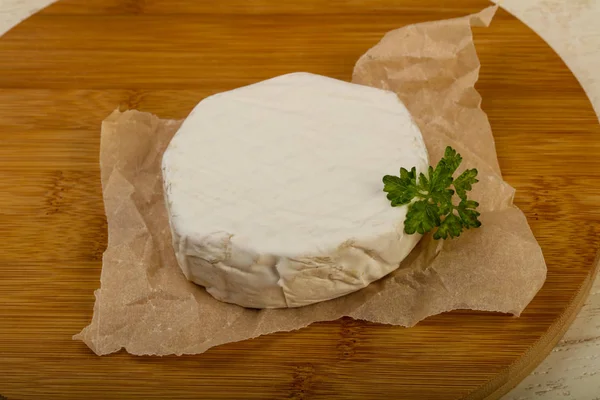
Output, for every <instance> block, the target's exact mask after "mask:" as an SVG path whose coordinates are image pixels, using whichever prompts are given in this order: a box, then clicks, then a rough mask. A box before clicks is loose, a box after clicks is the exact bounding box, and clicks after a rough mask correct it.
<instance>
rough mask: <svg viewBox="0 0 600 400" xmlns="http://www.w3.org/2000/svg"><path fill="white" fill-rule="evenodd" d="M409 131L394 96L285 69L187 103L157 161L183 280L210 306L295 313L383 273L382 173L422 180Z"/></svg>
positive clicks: (419, 142) (390, 244)
mask: <svg viewBox="0 0 600 400" xmlns="http://www.w3.org/2000/svg"><path fill="white" fill-rule="evenodd" d="M428 165H429V161H428V156H427V150H426V148H425V144H424V143H423V138H422V136H421V132H420V131H419V128H418V127H417V125H416V124H415V123H414V121H413V120H412V118H411V116H410V114H409V112H408V110H407V109H406V107H405V106H404V105H403V104H402V103H401V102H400V100H399V99H398V98H397V96H396V95H395V94H394V93H392V92H388V91H384V90H380V89H375V88H371V87H367V86H360V85H355V84H351V83H348V82H343V81H339V80H335V79H331V78H327V77H323V76H319V75H313V74H308V73H294V74H289V75H284V76H280V77H277V78H273V79H270V80H267V81H263V82H260V83H256V84H254V85H250V86H246V87H242V88H239V89H236V90H232V91H229V92H225V93H220V94H217V95H214V96H211V97H208V98H206V99H205V100H203V101H201V102H200V103H199V104H198V106H197V107H196V108H195V109H194V110H193V112H192V113H191V114H190V115H189V117H188V118H187V119H186V120H185V122H184V123H183V125H182V126H181V128H180V130H179V131H178V132H177V134H176V135H175V136H174V138H173V140H172V141H171V143H170V145H169V147H168V149H167V150H166V152H165V154H164V157H163V178H164V189H165V196H166V204H167V207H168V212H169V217H170V224H171V230H172V234H173V244H174V249H175V252H176V255H177V260H178V262H179V265H180V266H181V269H182V270H183V272H184V274H185V276H186V277H187V278H188V279H189V280H191V281H193V282H195V283H197V284H199V285H202V286H205V287H206V289H207V291H208V292H209V293H210V294H211V295H213V296H214V297H216V298H217V299H219V300H222V301H226V302H230V303H236V304H239V305H241V306H245V307H252V308H277V307H298V306H303V305H307V304H311V303H315V302H319V301H324V300H329V299H332V298H335V297H339V296H342V295H345V294H348V293H350V292H353V291H356V290H359V289H361V288H363V287H365V286H367V285H368V284H369V283H371V282H373V281H375V280H377V279H379V278H381V277H383V276H385V275H387V274H388V273H390V272H392V271H393V270H395V269H397V268H398V266H399V263H400V262H401V261H402V260H403V259H404V258H405V257H406V256H407V255H408V253H409V252H410V251H411V250H412V249H413V247H414V246H415V245H416V243H417V242H418V240H419V239H420V237H419V235H407V234H405V233H404V231H403V229H404V219H405V217H406V212H407V207H406V206H404V207H396V208H393V207H391V205H390V202H389V201H388V200H387V199H386V195H385V193H384V192H383V191H382V189H383V183H382V181H381V180H382V177H383V176H384V175H386V174H392V175H397V174H398V173H399V169H400V167H405V168H407V169H410V168H412V167H416V168H417V172H426V169H427V167H428Z"/></svg>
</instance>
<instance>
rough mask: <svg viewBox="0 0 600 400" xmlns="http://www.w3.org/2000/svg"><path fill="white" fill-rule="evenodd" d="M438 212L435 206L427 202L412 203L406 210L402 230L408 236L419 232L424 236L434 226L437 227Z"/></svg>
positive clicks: (438, 223)
mask: <svg viewBox="0 0 600 400" xmlns="http://www.w3.org/2000/svg"><path fill="white" fill-rule="evenodd" d="M440 223H441V221H440V212H439V210H438V207H437V205H436V204H433V203H430V202H428V201H427V200H421V201H417V202H415V203H412V204H411V205H410V207H409V208H408V213H407V214H406V220H405V221H404V230H405V231H406V233H408V234H413V233H415V232H419V233H420V234H424V233H426V232H429V231H430V230H432V229H433V228H435V227H436V226H439V225H440Z"/></svg>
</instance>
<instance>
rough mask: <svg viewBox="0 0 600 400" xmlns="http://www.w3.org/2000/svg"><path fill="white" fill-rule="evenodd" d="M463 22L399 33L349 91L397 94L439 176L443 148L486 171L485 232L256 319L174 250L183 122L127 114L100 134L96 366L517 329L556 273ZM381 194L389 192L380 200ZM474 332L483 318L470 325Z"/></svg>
mask: <svg viewBox="0 0 600 400" xmlns="http://www.w3.org/2000/svg"><path fill="white" fill-rule="evenodd" d="M495 10H496V8H495V7H490V8H488V9H486V10H483V11H482V12H481V13H479V14H476V15H471V16H468V17H464V18H458V19H453V20H446V21H434V22H427V23H422V24H418V25H411V26H406V27H404V28H401V29H398V30H395V31H392V32H389V33H388V34H387V35H386V36H385V37H384V38H383V39H382V40H381V42H380V43H379V44H377V45H376V46H375V47H373V48H372V49H370V50H369V51H368V52H367V53H366V54H365V55H364V56H362V57H361V58H360V60H359V61H358V63H357V65H356V67H355V71H354V76H353V81H354V82H356V83H360V84H364V85H370V86H376V87H381V88H385V89H389V90H393V91H395V92H396V93H397V94H398V95H399V96H400V98H401V99H402V100H403V101H404V103H405V104H406V105H407V107H408V109H409V110H410V111H411V113H412V115H413V117H414V118H415V120H416V121H417V123H418V124H419V126H420V127H421V130H422V132H423V136H424V138H425V142H426V144H427V148H428V150H429V152H430V157H431V162H432V164H435V163H437V161H438V160H439V158H440V157H441V156H442V152H443V149H444V148H445V147H446V146H447V145H451V146H453V147H454V148H455V149H457V150H458V152H459V153H461V154H462V156H463V157H464V162H463V165H462V166H461V168H463V169H464V168H472V167H476V168H478V169H479V174H480V178H479V179H480V183H479V184H477V185H475V187H474V190H473V192H472V196H473V198H474V199H476V200H478V201H479V202H480V203H481V205H480V211H481V212H482V215H481V220H482V222H483V226H482V227H481V228H480V229H477V230H471V231H468V232H466V233H464V234H463V235H462V236H461V237H460V238H459V239H455V240H450V241H446V242H442V241H434V240H432V239H431V238H430V237H429V236H426V237H425V238H424V239H423V240H422V241H421V242H420V244H419V245H418V246H417V248H415V250H414V251H413V252H412V253H411V254H410V255H409V257H408V258H407V259H406V260H405V261H404V262H403V263H402V265H401V266H400V268H399V269H398V270H396V271H395V272H393V273H392V274H390V275H389V276H387V277H385V278H383V279H381V280H380V281H378V282H375V283H373V284H371V285H370V286H368V287H367V288H365V289H363V290H361V291H358V292H356V293H353V294H350V295H348V296H345V297H341V298H338V299H335V300H331V301H327V302H324V303H319V304H315V305H311V306H307V307H303V308H297V309H281V310H249V309H244V308H242V307H239V306H236V305H231V304H225V303H221V302H219V301H217V300H215V299H214V298H212V297H211V296H210V295H208V294H207V293H206V292H205V291H204V289H203V288H201V287H199V286H196V285H194V284H192V283H189V282H187V281H186V279H185V277H184V275H183V273H182V272H181V271H180V269H179V267H178V266H177V263H176V260H175V256H174V254H173V250H172V248H171V236H170V231H169V225H168V221H167V215H166V210H165V207H164V203H163V193H162V183H161V176H160V161H161V156H162V153H163V152H164V150H165V149H166V147H167V145H168V143H169V141H170V139H171V137H172V136H173V135H174V134H175V132H176V131H177V129H178V127H179V126H180V124H181V122H180V121H169V120H160V119H159V118H158V117H156V116H153V115H150V114H146V113H139V112H136V111H128V112H125V113H120V112H118V111H117V112H114V113H113V114H112V115H111V116H110V117H109V118H108V119H106V120H105V121H104V123H103V124H102V139H101V154H100V164H101V172H102V187H103V192H104V202H105V207H106V215H107V218H108V231H109V239H108V248H107V250H106V252H105V254H104V258H103V266H102V276H101V288H100V289H99V290H97V291H96V293H95V295H96V304H95V306H94V315H93V319H92V323H91V324H90V325H89V326H88V327H86V328H85V329H84V330H83V331H82V332H81V333H80V334H78V335H76V336H75V337H74V338H75V339H79V340H82V341H84V342H85V343H86V344H87V345H88V346H89V347H90V348H91V349H92V350H93V351H94V352H95V353H96V354H99V355H103V354H109V353H113V352H116V351H119V350H121V349H123V348H124V349H125V350H126V351H128V352H129V353H131V354H137V355H142V354H155V355H167V354H194V353H202V352H204V351H206V350H207V349H209V348H211V347H213V346H217V345H220V344H224V343H228V342H235V341H240V340H244V339H249V338H253V337H256V336H259V335H265V334H268V333H272V332H277V331H292V330H296V329H299V328H302V327H305V326H307V325H309V324H311V323H313V322H316V321H326V320H335V319H338V318H341V317H343V316H350V317H352V318H356V319H363V320H368V321H373V322H379V323H384V324H393V325H402V326H407V327H410V326H412V325H414V324H416V323H417V322H419V321H420V320H422V319H424V318H426V317H428V316H431V315H434V314H439V313H442V312H445V311H450V310H454V309H472V310H487V311H499V312H504V313H511V314H514V315H519V314H520V312H521V311H522V310H523V309H524V308H525V307H526V305H527V304H528V303H529V302H530V301H531V299H532V298H533V296H534V295H535V294H536V293H537V291H538V290H539V289H540V287H541V286H542V284H543V282H544V280H545V276H546V266H545V263H544V258H543V256H542V252H541V249H540V247H539V245H538V244H537V242H536V240H535V238H534V237H533V234H532V232H531V230H530V229H529V226H528V224H527V220H526V219H525V217H524V215H523V214H522V213H521V211H519V210H518V209H517V208H516V207H514V206H513V205H512V199H513V195H514V190H513V188H511V187H510V186H509V185H508V184H507V183H505V182H504V181H503V180H502V177H501V175H500V169H499V166H498V162H497V157H496V152H495V147H494V140H493V136H492V131H491V128H490V125H489V123H488V120H487V117H486V115H485V113H484V112H483V111H482V110H481V108H480V103H481V98H480V96H479V94H478V93H477V91H476V90H475V89H474V84H475V82H476V80H477V77H478V71H479V66H480V64H479V60H478V58H477V54H476V52H475V47H474V44H473V40H472V33H471V26H472V25H484V26H487V25H488V24H489V23H490V21H491V19H492V17H493V15H494V12H495ZM384 195H385V194H384V193H383V192H382V196H384ZM473 318H477V317H476V316H473Z"/></svg>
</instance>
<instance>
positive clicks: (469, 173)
mask: <svg viewBox="0 0 600 400" xmlns="http://www.w3.org/2000/svg"><path fill="white" fill-rule="evenodd" d="M477 182H479V181H478V180H477V170H476V169H468V170H466V171H465V172H463V173H462V174H460V176H459V177H458V178H456V179H455V180H454V188H455V189H456V194H457V195H458V197H460V198H461V199H462V200H466V199H467V192H468V191H469V190H471V189H472V188H473V187H472V186H473V185H474V184H476V183H477Z"/></svg>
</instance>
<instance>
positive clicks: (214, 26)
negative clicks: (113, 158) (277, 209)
mask: <svg viewBox="0 0 600 400" xmlns="http://www.w3.org/2000/svg"><path fill="white" fill-rule="evenodd" d="M487 5H488V3H487V2H486V1H484V0H452V1H443V0H370V1H367V0H362V1H358V0H328V1H325V0H302V1H298V0H294V1H288V0H253V1H250V0H220V1H198V0H187V1H185V0H146V1H144V0H139V1H135V0H88V1H85V2H82V1H77V0H69V1H62V2H59V3H58V4H56V5H54V6H51V7H50V8H48V9H46V10H44V11H43V12H41V13H39V14H38V15H36V16H34V17H33V18H31V19H29V20H27V21H25V22H24V23H22V24H21V25H19V26H18V27H16V28H15V29H13V30H12V31H11V32H9V33H8V34H7V35H6V36H4V37H3V38H1V39H0V88H1V89H0V394H2V395H4V396H6V397H8V398H9V399H45V400H47V399H74V398H89V399H124V398H144V399H184V398H206V399H225V398H227V399H284V398H285V399H317V398H322V399H336V398H344V399H346V398H348V399H349V398H356V399H374V398H382V397H383V396H390V397H391V398H393V399H428V400H431V399H444V400H447V399H484V398H485V399H497V398H499V397H500V396H501V395H502V394H503V393H505V392H506V391H508V390H509V389H510V388H511V387H512V386H514V385H515V384H517V383H518V382H519V380H520V379H522V378H523V377H524V376H525V375H526V374H528V373H529V372H530V371H531V370H532V369H533V368H534V366H535V365H536V364H537V363H539V362H540V361H541V360H542V359H543V358H544V356H545V355H546V354H547V353H548V352H549V351H550V349H551V348H552V347H553V346H554V344H555V343H556V342H557V341H558V339H559V338H560V336H561V334H562V333H563V332H564V331H565V330H566V329H567V327H568V325H569V323H570V322H571V321H572V320H573V318H574V316H575V315H576V313H577V311H578V310H579V308H580V307H581V305H582V302H583V301H584V299H585V297H586V294H587V292H588V290H589V288H590V285H591V283H592V280H593V277H594V275H595V273H596V270H597V267H598V265H597V261H595V255H596V252H597V250H598V248H599V247H600V128H599V126H598V120H597V118H596V115H595V114H594V112H593V110H592V107H591V106H590V103H589V101H588V99H587V97H586V95H585V93H584V91H583V90H582V89H581V87H580V86H579V84H578V83H577V81H576V80H575V78H574V77H573V75H572V74H571V72H570V71H569V70H568V69H567V67H566V66H565V65H564V63H563V62H562V61H561V60H560V59H559V57H558V56H557V55H556V54H555V53H554V52H553V51H552V50H551V49H550V48H549V47H548V45H547V44H546V43H544V42H543V41H542V40H541V39H540V38H539V37H538V36H536V35H535V34H534V33H533V32H532V31H531V30H529V29H528V28H527V27H525V26H524V25H523V24H522V23H521V22H519V21H517V20H516V19H515V18H514V17H512V16H510V15H509V14H508V13H506V12H503V11H500V12H499V13H498V15H497V17H496V19H495V20H494V22H493V24H492V27H491V28H489V29H477V30H476V31H475V35H476V45H477V48H478V51H479V55H480V58H481V63H482V69H481V79H480V81H479V84H478V86H477V87H478V89H479V90H480V92H481V94H482V96H483V108H484V110H485V111H486V112H487V113H488V115H489V118H490V122H491V125H492V128H493V130H494V133H495V137H496V140H497V149H498V154H499V157H500V163H501V167H502V169H503V172H504V174H505V178H506V180H507V181H508V182H509V183H511V184H512V185H513V186H515V187H516V188H517V195H516V204H517V205H518V206H519V207H521V208H522V209H523V210H524V211H525V213H526V215H527V217H528V219H529V222H530V224H531V227H532V229H533V232H534V233H535V235H536V237H537V238H538V239H539V242H540V244H541V246H542V248H543V250H544V254H545V257H546V260H547V263H548V280H547V282H546V284H545V286H544V287H543V289H542V290H541V292H540V293H539V295H538V296H537V297H536V298H535V299H534V300H533V302H532V303H531V305H530V306H529V307H528V308H527V310H526V311H525V312H524V314H523V315H522V316H521V318H513V317H510V316H506V315H499V314H493V313H481V312H468V311H460V312H452V313H447V314H444V315H439V316H436V317H432V318H428V319H427V320H425V321H424V322H422V323H420V324H419V325H418V326H417V327H415V328H412V329H403V328H398V327H391V326H381V325H375V324H369V323H364V322H360V321H352V320H341V321H337V322H331V323H319V324H315V325H312V326H311V327H309V328H307V329H303V330H300V331H298V332H293V333H280V334H275V335H269V336H264V337H260V338H258V339H255V340H250V341H245V342H241V343H236V344H230V345H226V346H222V347H219V348H216V349H213V350H210V351H209V352H207V353H206V354H203V355H198V356H185V357H164V358H153V357H133V356H129V355H127V354H124V353H120V354H117V355H113V356H108V357H102V358H101V357H97V356H95V355H93V354H92V352H91V351H89V349H88V348H87V347H85V345H83V344H82V343H80V342H74V341H72V340H71V336H72V335H73V334H74V333H77V332H79V331H80V330H81V329H82V328H83V327H84V326H85V325H87V324H88V323H89V321H90V319H91V315H92V306H93V302H94V296H93V291H94V290H95V289H96V288H98V286H99V276H100V268H101V258H102V252H103V251H104V249H105V246H106V240H107V237H106V231H107V227H106V220H105V217H104V213H103V204H102V197H101V188H100V176H99V168H98V151H99V139H100V135H99V132H100V122H101V121H102V119H104V118H105V117H106V116H107V115H108V114H109V113H110V112H111V111H112V110H113V109H114V108H115V107H117V106H119V105H120V106H121V107H122V108H136V109H139V110H143V111H150V112H153V113H156V114H158V115H159V116H161V117H164V118H183V117H185V116H186V114H187V113H188V112H189V111H190V110H191V109H192V107H193V106H194V105H195V104H196V103H197V102H198V101H199V100H200V99H202V98H204V97H206V96H207V95H210V94H213V93H216V92H220V91H224V90H227V89H232V88H235V87H238V86H241V85H245V84H249V83H252V82H256V81H258V80H262V79H266V78H269V77H272V76H275V75H279V74H283V73H287V72H293V71H309V72H314V73H319V74H324V75H328V76H331V77H335V78H340V79H346V80H349V79H350V77H351V72H352V67H353V65H354V62H355V61H356V60H357V58H358V57H359V56H360V55H361V54H362V53H363V52H364V51H365V50H366V49H368V48H369V47H371V46H372V45H374V44H375V43H376V42H377V41H378V40H379V39H380V37H381V36H382V35H383V34H384V33H385V32H386V31H389V30H391V29H393V28H397V27H399V26H402V25H405V24H409V23H415V22H419V21H425V20H435V19H444V18H450V17H457V16H462V15H465V14H469V13H472V12H475V11H478V10H479V9H481V8H483V7H485V6H487Z"/></svg>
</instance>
